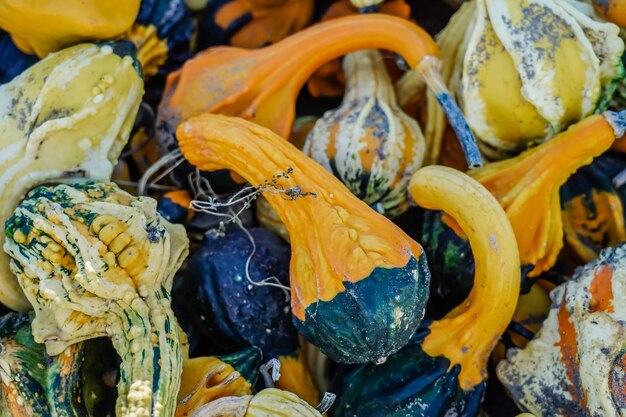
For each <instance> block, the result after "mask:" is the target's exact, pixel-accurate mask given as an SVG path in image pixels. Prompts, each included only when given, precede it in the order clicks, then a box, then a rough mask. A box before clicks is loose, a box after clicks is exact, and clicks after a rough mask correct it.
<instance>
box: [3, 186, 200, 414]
mask: <svg viewBox="0 0 626 417" xmlns="http://www.w3.org/2000/svg"><path fill="white" fill-rule="evenodd" d="M6 233H7V239H6V241H5V245H4V249H5V251H6V252H7V253H8V254H9V255H10V256H11V258H12V261H11V270H12V271H13V272H14V273H15V274H16V275H17V277H18V280H19V282H20V286H21V287H22V289H23V290H24V293H25V294H26V296H27V297H28V300H29V301H30V302H31V304H32V305H33V306H34V308H35V319H34V321H33V335H34V337H35V340H36V341H37V342H39V343H42V342H43V343H45V345H46V350H47V352H48V354H50V355H58V354H60V353H62V352H63V350H65V349H66V348H67V347H69V346H71V345H73V344H75V343H78V342H80V341H82V340H86V339H91V338H96V337H102V336H107V337H110V338H111V339H112V342H113V346H114V347H115V350H116V351H117V352H118V354H119V356H120V358H121V359H122V364H121V369H120V381H119V384H118V401H117V405H116V415H118V416H137V417H141V416H145V417H147V416H172V415H173V414H174V407H175V404H176V400H175V398H176V394H177V392H178V388H179V384H180V373H181V367H182V355H181V343H180V340H179V334H178V330H179V329H178V324H177V322H176V318H175V317H174V314H173V312H172V310H171V308H170V295H169V292H170V290H171V287H172V278H173V276H174V273H175V272H176V269H177V268H178V267H179V266H180V264H181V263H182V261H183V259H184V258H185V256H186V255H187V251H188V242H187V237H186V236H185V231H184V228H183V227H182V226H180V225H171V224H169V223H168V222H166V221H165V220H163V219H161V218H160V217H159V216H158V214H157V213H156V202H155V201H154V200H152V199H150V198H135V197H132V196H131V195H130V194H127V193H125V192H123V191H121V190H119V188H117V186H116V185H114V184H102V183H96V184H85V185H73V186H67V185H58V186H56V187H54V188H48V187H38V188H36V189H35V190H33V191H31V192H30V193H29V194H28V196H27V198H26V199H25V200H24V201H22V203H21V204H20V205H19V206H18V208H17V209H16V210H15V214H14V215H13V216H12V217H11V218H10V219H9V220H7V222H6Z"/></svg>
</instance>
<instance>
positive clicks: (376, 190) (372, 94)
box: [304, 49, 425, 217]
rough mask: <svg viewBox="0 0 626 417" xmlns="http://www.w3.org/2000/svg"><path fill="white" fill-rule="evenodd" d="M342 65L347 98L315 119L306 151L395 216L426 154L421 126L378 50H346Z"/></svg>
mask: <svg viewBox="0 0 626 417" xmlns="http://www.w3.org/2000/svg"><path fill="white" fill-rule="evenodd" d="M343 69H344V74H345V76H346V81H347V85H346V93H345V95H344V97H343V102H342V104H341V106H340V107H339V108H337V109H336V110H333V111H329V112H327V113H326V114H325V115H324V117H322V118H321V119H319V120H318V121H317V122H316V123H315V127H314V128H313V130H312V131H311V132H310V133H309V136H308V137H307V142H306V144H305V146H304V153H306V154H307V155H309V156H311V157H312V158H313V159H315V160H316V161H317V162H319V163H320V164H321V165H322V166H323V167H324V168H326V170H327V171H329V172H332V173H333V174H334V175H335V176H336V177H338V178H339V179H340V180H341V181H342V182H343V183H344V184H345V185H346V187H348V189H349V190H350V191H352V192H353V193H354V195H356V196H357V197H359V198H360V199H361V200H363V201H365V202H366V203H367V204H369V205H370V206H372V207H373V208H374V209H375V210H376V211H378V212H379V213H381V214H384V215H386V216H388V217H394V216H397V215H399V214H401V213H403V212H404V211H406V210H407V209H408V207H409V202H408V199H407V191H406V189H407V186H408V184H409V180H410V178H411V175H412V174H413V172H415V170H416V169H417V168H419V167H420V166H421V164H422V161H423V159H424V151H425V143H424V137H423V136H422V131H421V130H420V127H419V125H418V124H417V122H416V121H415V120H413V119H412V118H411V117H409V116H408V115H407V114H406V113H404V112H403V111H402V110H401V109H400V107H399V106H398V104H397V102H396V97H395V92H394V90H393V84H392V83H391V79H390V77H389V74H388V73H387V69H386V68H385V63H384V61H383V58H382V55H381V54H380V53H379V52H378V51H377V50H375V49H370V50H366V51H359V52H353V53H351V54H348V55H347V56H346V57H345V58H344V60H343Z"/></svg>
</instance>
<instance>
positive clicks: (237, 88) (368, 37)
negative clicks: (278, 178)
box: [164, 14, 482, 167]
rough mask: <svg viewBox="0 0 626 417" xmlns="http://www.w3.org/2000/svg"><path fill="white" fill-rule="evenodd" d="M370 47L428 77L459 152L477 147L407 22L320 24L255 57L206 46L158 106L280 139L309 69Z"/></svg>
mask: <svg viewBox="0 0 626 417" xmlns="http://www.w3.org/2000/svg"><path fill="white" fill-rule="evenodd" d="M373 48H378V49H386V50H390V51H393V52H396V53H398V54H399V55H401V56H402V57H403V58H404V59H405V60H406V61H407V63H408V65H409V67H410V68H412V69H414V70H416V71H417V72H420V73H422V72H423V73H424V74H425V75H427V76H426V82H427V84H428V85H429V86H430V87H431V88H433V92H434V93H435V95H436V96H437V98H438V100H439V101H440V103H441V104H442V107H443V108H444V111H445V112H446V114H447V115H448V118H449V120H450V123H451V124H452V125H453V126H454V127H455V130H456V129H458V136H459V138H461V140H463V141H466V142H467V143H465V144H464V149H474V147H476V141H475V138H474V136H473V134H472V133H471V131H470V130H469V128H468V127H467V125H466V124H465V122H464V119H463V115H462V113H461V112H460V110H459V109H458V106H456V105H455V104H453V100H452V98H451V95H450V93H449V92H448V91H447V89H446V87H445V85H444V83H443V82H442V81H441V80H440V78H439V76H438V75H437V74H436V71H433V70H432V66H431V65H426V66H420V64H421V63H422V61H423V60H424V58H426V57H429V59H430V60H431V62H433V63H436V62H437V61H438V58H436V56H437V55H438V54H439V51H438V48H437V45H436V43H435V42H434V40H433V39H432V38H431V37H430V36H429V35H428V34H427V33H426V32H425V31H424V30H423V29H421V28H420V27H419V26H417V25H415V24H414V23H411V22H409V21H407V20H405V19H401V18H398V17H394V16H388V15H382V14H369V15H359V16H347V17H342V18H337V19H333V20H329V21H326V22H322V23H319V24H317V25H314V26H311V27H309V28H307V29H305V30H302V31H300V32H298V33H296V34H294V35H292V36H290V37H288V38H285V39H284V40H282V41H280V42H278V43H276V44H274V45H271V46H268V47H266V48H263V49H259V50H254V51H248V50H242V49H238V48H225V47H222V48H211V49H209V50H207V51H206V52H205V53H202V54H200V55H198V56H197V57H196V58H194V59H192V60H190V61H188V62H187V63H186V64H185V66H184V67H183V69H182V70H181V71H180V72H178V73H176V74H174V75H173V76H172V77H171V78H170V79H168V84H172V83H176V82H178V85H177V87H176V91H174V92H173V93H172V94H171V97H167V94H166V98H165V105H164V107H168V106H169V107H171V110H172V111H174V112H177V111H179V112H180V114H179V115H178V116H179V118H178V120H174V122H179V121H181V120H184V119H187V118H189V117H192V116H196V115H198V114H201V113H203V112H210V113H221V114H225V115H230V116H240V117H243V118H246V119H249V120H252V121H254V122H255V123H257V124H260V125H262V126H265V127H268V128H270V129H271V130H273V131H274V132H275V133H277V134H279V135H280V136H282V137H284V138H286V137H289V132H290V130H291V126H292V123H293V120H294V116H295V109H294V107H295V106H294V104H295V100H296V97H297V95H298V92H299V91H300V89H301V88H302V86H303V85H304V83H305V82H306V81H307V80H308V79H309V78H310V77H311V75H313V73H314V72H315V70H317V69H318V68H320V67H321V66H322V65H323V64H325V63H327V62H329V61H331V60H333V59H336V58H338V57H340V56H342V55H345V54H347V53H350V52H354V51H357V50H361V49H373ZM200 79H204V80H205V81H206V83H205V84H206V85H204V84H203V83H202V82H201V81H199V80H200ZM217 80H220V81H217ZM222 80H224V81H222ZM168 100H169V102H168ZM178 108H180V109H178ZM472 143H473V145H472ZM467 158H468V163H469V166H471V167H474V166H478V165H480V164H482V162H481V161H480V155H479V154H475V153H468V154H467Z"/></svg>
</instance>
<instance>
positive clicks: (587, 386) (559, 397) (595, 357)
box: [497, 245, 626, 417]
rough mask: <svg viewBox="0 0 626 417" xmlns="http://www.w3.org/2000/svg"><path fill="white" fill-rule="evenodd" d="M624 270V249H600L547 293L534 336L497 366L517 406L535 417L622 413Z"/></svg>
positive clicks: (625, 393)
mask: <svg viewBox="0 0 626 417" xmlns="http://www.w3.org/2000/svg"><path fill="white" fill-rule="evenodd" d="M625 268H626V246H625V245H620V246H617V247H615V248H611V249H606V250H603V251H602V252H601V253H600V256H599V257H598V259H596V260H595V261H594V262H592V263H590V264H587V265H586V266H585V267H584V268H581V269H579V270H578V271H577V273H576V274H575V276H574V277H573V279H572V280H571V281H569V282H567V283H565V284H562V285H561V286H559V287H557V288H556V289H555V290H553V291H552V293H551V294H550V298H551V299H552V307H551V309H550V313H549V315H548V318H547V319H546V320H545V321H544V323H543V327H542V329H541V330H540V332H539V333H538V334H537V336H536V337H535V339H533V340H532V341H531V342H530V343H529V344H528V345H527V346H526V348H525V349H519V350H518V349H513V350H510V351H509V352H508V354H507V359H506V360H505V361H502V362H500V364H499V365H498V369H497V371H498V377H499V379H500V380H501V381H502V383H503V384H504V385H505V386H506V387H507V389H508V390H509V392H510V393H511V396H512V397H513V399H514V400H515V401H516V402H517V403H518V404H519V405H520V407H522V408H523V409H525V410H527V411H530V412H531V413H533V414H535V415H536V416H538V417H542V416H546V417H547V416H550V417H552V416H554V417H561V416H562V417H565V416H615V417H617V416H624V415H626V379H625V377H624V375H626V353H625V352H626V350H625V347H626V325H625V324H624V315H625V314H626V311H625V309H626V302H625V300H626V294H625V289H626V275H625V274H624V271H625V270H626V269H625Z"/></svg>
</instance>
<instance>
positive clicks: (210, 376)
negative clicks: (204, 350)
mask: <svg viewBox="0 0 626 417" xmlns="http://www.w3.org/2000/svg"><path fill="white" fill-rule="evenodd" d="M260 364H261V352H260V351H259V350H258V349H254V348H251V349H246V350H244V351H241V352H239V353H237V354H233V355H229V356H226V357H213V356H208V357H200V358H193V359H188V360H187V361H186V362H185V364H184V366H183V373H182V376H181V386H180V392H179V393H178V405H177V407H176V417H184V416H191V415H195V414H194V412H195V411H196V410H197V409H198V408H200V407H202V406H203V405H205V404H208V403H210V402H211V401H215V400H216V399H218V398H223V397H232V396H245V395H251V394H252V386H251V384H253V383H254V382H255V381H256V378H257V374H258V368H259V365H260Z"/></svg>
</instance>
